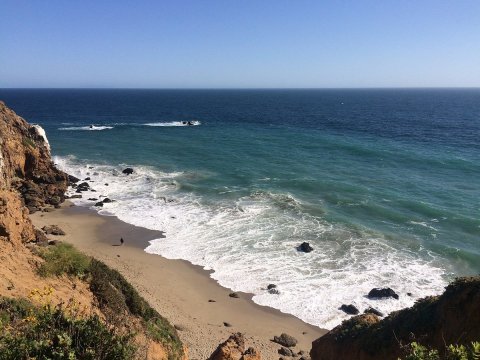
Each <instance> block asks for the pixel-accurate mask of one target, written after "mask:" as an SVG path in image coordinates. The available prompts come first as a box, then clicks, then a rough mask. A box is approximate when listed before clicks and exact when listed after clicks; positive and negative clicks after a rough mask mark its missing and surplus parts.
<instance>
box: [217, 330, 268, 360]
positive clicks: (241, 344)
mask: <svg viewBox="0 0 480 360" xmlns="http://www.w3.org/2000/svg"><path fill="white" fill-rule="evenodd" d="M260 359H261V356H260V353H259V352H258V351H256V350H255V349H254V348H251V347H249V348H248V349H247V350H245V337H244V335H243V334H242V333H235V334H232V335H230V337H229V338H228V339H227V341H225V342H223V343H221V344H220V345H218V347H217V348H216V349H215V351H214V352H213V353H212V355H210V357H209V358H208V360H260Z"/></svg>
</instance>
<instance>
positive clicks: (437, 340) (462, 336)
mask: <svg viewBox="0 0 480 360" xmlns="http://www.w3.org/2000/svg"><path fill="white" fill-rule="evenodd" d="M479 339H480V276H477V277H470V278H459V279H457V280H456V281H454V282H453V283H452V284H450V285H449V286H448V287H447V288H446V290H445V292H444V293H443V294H442V295H441V296H432V297H427V298H424V299H422V300H419V301H417V303H416V304H415V305H414V306H413V307H411V308H408V309H404V310H401V311H397V312H394V313H392V314H390V315H389V316H388V317H386V318H385V319H383V320H380V318H379V317H378V316H376V315H374V314H363V315H359V316H356V317H353V318H351V319H349V320H346V321H344V322H343V323H342V324H341V325H339V326H337V327H336V328H334V329H333V330H332V331H330V332H329V333H327V334H326V335H324V336H322V337H321V338H319V339H317V340H315V341H314V342H313V347H312V350H311V352H310V354H311V357H312V360H334V359H356V360H380V359H381V360H389V359H395V360H396V359H398V358H399V357H401V356H402V345H406V344H409V343H410V342H412V341H417V342H420V343H421V344H422V345H425V346H428V347H432V348H437V349H442V348H443V347H444V346H445V344H452V343H459V344H468V343H470V342H471V341H478V340H479Z"/></svg>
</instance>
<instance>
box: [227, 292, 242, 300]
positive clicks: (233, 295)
mask: <svg viewBox="0 0 480 360" xmlns="http://www.w3.org/2000/svg"><path fill="white" fill-rule="evenodd" d="M228 296H230V297H231V298H235V299H238V298H239V297H240V296H239V295H238V294H237V293H236V292H233V293H230V294H228Z"/></svg>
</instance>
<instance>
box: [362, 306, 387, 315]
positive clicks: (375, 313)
mask: <svg viewBox="0 0 480 360" xmlns="http://www.w3.org/2000/svg"><path fill="white" fill-rule="evenodd" d="M363 313H364V314H373V315H377V316H380V317H383V313H382V312H380V311H378V310H377V309H375V308H372V307H369V308H368V309H365V310H364V311H363Z"/></svg>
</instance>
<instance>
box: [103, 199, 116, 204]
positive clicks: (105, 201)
mask: <svg viewBox="0 0 480 360" xmlns="http://www.w3.org/2000/svg"><path fill="white" fill-rule="evenodd" d="M102 202H103V203H104V204H105V203H111V202H113V200H110V199H109V198H105V199H103V201H102Z"/></svg>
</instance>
